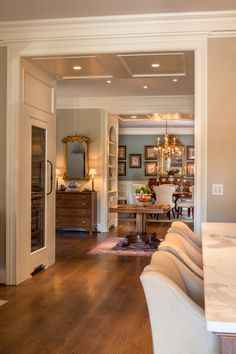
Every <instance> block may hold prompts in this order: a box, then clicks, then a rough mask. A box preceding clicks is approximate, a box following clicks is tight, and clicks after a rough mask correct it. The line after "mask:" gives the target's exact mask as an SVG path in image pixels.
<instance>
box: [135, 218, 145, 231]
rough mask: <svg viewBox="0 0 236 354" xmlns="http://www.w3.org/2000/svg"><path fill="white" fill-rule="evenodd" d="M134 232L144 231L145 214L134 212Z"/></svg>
mask: <svg viewBox="0 0 236 354" xmlns="http://www.w3.org/2000/svg"><path fill="white" fill-rule="evenodd" d="M136 232H137V233H142V232H146V214H141V213H136Z"/></svg>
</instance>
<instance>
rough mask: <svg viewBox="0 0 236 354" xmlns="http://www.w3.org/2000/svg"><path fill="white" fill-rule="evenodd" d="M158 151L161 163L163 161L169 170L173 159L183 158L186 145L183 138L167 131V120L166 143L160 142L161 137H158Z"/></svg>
mask: <svg viewBox="0 0 236 354" xmlns="http://www.w3.org/2000/svg"><path fill="white" fill-rule="evenodd" d="M157 153H158V156H159V163H160V162H161V161H162V164H164V165H165V169H166V171H167V172H168V171H169V170H170V167H171V159H173V158H174V159H176V158H182V156H183V155H184V145H183V144H182V142H181V140H180V139H179V138H178V137H174V136H173V135H169V134H168V133H167V120H166V132H165V136H164V143H162V144H160V137H158V138H157ZM182 173H183V171H182Z"/></svg>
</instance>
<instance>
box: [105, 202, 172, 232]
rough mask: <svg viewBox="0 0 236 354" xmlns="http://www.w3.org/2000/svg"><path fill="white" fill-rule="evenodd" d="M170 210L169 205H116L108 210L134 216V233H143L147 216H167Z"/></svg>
mask: <svg viewBox="0 0 236 354" xmlns="http://www.w3.org/2000/svg"><path fill="white" fill-rule="evenodd" d="M170 210H171V207H170V205H169V204H151V203H150V204H147V205H145V206H140V205H139V204H117V205H113V206H111V207H110V208H109V212H111V213H126V214H127V213H128V214H135V215H136V232H137V233H145V232H146V223H147V215H148V214H167V213H168V212H169V211H170Z"/></svg>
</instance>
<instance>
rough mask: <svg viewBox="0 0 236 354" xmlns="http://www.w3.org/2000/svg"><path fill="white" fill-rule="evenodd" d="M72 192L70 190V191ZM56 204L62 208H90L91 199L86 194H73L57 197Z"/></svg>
mask: <svg viewBox="0 0 236 354" xmlns="http://www.w3.org/2000/svg"><path fill="white" fill-rule="evenodd" d="M71 193H72V192H71ZM57 206H58V207H62V208H64V209H67V208H69V209H71V208H87V209H90V208H91V199H90V198H88V196H87V195H85V196H79V198H75V197H74V196H73V195H66V194H65V196H63V197H61V196H60V198H57Z"/></svg>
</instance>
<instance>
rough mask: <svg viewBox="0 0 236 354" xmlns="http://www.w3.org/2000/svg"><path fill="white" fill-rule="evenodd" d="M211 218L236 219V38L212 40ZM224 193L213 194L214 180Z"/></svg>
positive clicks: (210, 112)
mask: <svg viewBox="0 0 236 354" xmlns="http://www.w3.org/2000/svg"><path fill="white" fill-rule="evenodd" d="M207 154H208V170H207V172H208V207H207V214H208V215H207V220H208V221H222V222H236V38H219V39H218V38H217V39H210V40H209V41H208V148H207ZM213 183H220V184H221V183H222V184H223V185H224V195H223V196H213V195H211V190H212V184H213Z"/></svg>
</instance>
